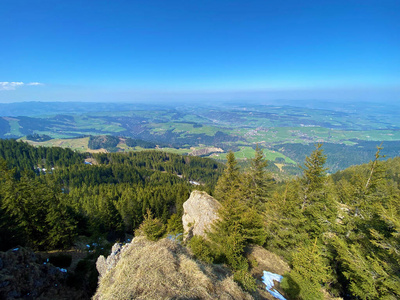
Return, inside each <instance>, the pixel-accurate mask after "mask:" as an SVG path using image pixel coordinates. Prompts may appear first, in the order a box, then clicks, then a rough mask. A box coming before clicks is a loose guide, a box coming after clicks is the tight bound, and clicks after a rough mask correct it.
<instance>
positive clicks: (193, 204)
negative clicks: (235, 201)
mask: <svg viewBox="0 0 400 300" xmlns="http://www.w3.org/2000/svg"><path fill="white" fill-rule="evenodd" d="M220 207H221V204H220V203H219V202H218V201H217V200H215V199H214V198H213V197H211V196H210V195H208V194H207V193H206V192H201V191H193V192H192V193H191V194H190V197H189V199H188V200H187V201H186V202H185V203H183V216H182V223H183V230H184V237H185V240H189V239H190V238H191V237H192V236H193V235H200V236H202V237H206V231H207V230H208V229H209V228H210V224H211V223H212V222H214V221H215V220H216V219H218V209H219V208H220Z"/></svg>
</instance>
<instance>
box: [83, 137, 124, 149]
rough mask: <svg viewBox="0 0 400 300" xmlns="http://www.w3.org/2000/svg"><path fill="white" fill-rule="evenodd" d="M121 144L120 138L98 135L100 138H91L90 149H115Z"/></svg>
mask: <svg viewBox="0 0 400 300" xmlns="http://www.w3.org/2000/svg"><path fill="white" fill-rule="evenodd" d="M118 143H119V138H118V137H116V136H112V135H98V136H90V138H89V144H88V147H89V149H94V150H96V149H101V148H104V149H107V150H112V149H114V148H115V147H116V146H117V145H118Z"/></svg>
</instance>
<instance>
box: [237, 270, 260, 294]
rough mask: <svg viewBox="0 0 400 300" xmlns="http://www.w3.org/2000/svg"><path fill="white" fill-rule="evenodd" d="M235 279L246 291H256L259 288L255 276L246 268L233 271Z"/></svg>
mask: <svg viewBox="0 0 400 300" xmlns="http://www.w3.org/2000/svg"><path fill="white" fill-rule="evenodd" d="M233 280H235V281H236V282H237V283H239V284H240V286H241V287H242V288H243V289H244V290H246V291H255V290H256V289H257V284H256V280H255V278H254V277H253V276H251V274H250V273H249V272H248V271H247V270H246V269H241V270H236V271H235V272H234V273H233Z"/></svg>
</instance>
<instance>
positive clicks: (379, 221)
mask: <svg viewBox="0 0 400 300" xmlns="http://www.w3.org/2000/svg"><path fill="white" fill-rule="evenodd" d="M380 150H381V149H378V151H377V152H376V155H375V159H374V160H373V161H372V162H371V163H369V164H367V165H362V166H357V167H352V168H349V169H348V170H345V171H343V172H340V173H337V174H335V175H333V176H327V175H326V168H325V167H324V164H325V161H326V156H325V155H324V153H323V149H322V145H321V144H319V145H317V146H316V148H315V150H314V151H313V152H312V153H311V155H309V156H308V157H307V158H306V160H305V163H304V165H303V167H302V170H303V175H302V176H301V177H298V178H296V179H293V180H291V181H288V182H285V183H282V184H279V185H275V186H274V184H273V182H271V176H270V175H269V174H268V173H266V172H265V168H264V167H265V164H266V161H265V159H264V158H263V155H262V151H260V150H257V151H256V156H255V158H254V159H253V160H252V167H251V168H250V170H249V171H247V172H245V173H244V172H240V170H239V169H238V167H237V162H236V160H235V157H234V155H233V153H230V154H229V156H228V164H227V168H226V169H225V171H224V174H223V175H222V176H221V177H220V179H219V181H218V184H217V186H216V190H215V197H216V198H217V199H218V200H220V201H221V203H222V209H220V211H219V216H220V220H219V221H218V222H216V223H215V224H214V227H213V230H212V231H211V232H210V233H209V240H204V239H198V238H196V239H192V241H191V243H190V246H191V247H192V249H193V251H194V253H195V254H196V255H197V256H198V257H199V258H200V259H203V260H205V261H209V262H225V263H226V264H228V265H229V266H231V268H232V269H233V271H234V278H235V280H236V281H237V282H239V283H240V284H241V285H242V286H243V288H245V289H247V290H254V289H255V280H254V278H252V277H251V276H250V274H249V271H248V270H249V267H250V264H251V262H249V261H247V259H246V258H245V252H246V246H247V245H249V244H252V243H257V244H260V245H263V246H264V247H266V248H267V249H269V250H271V251H273V252H275V253H277V254H280V255H282V256H283V257H285V258H286V259H287V260H288V261H289V262H290V264H291V267H292V271H291V272H289V273H287V274H285V275H284V279H283V281H282V284H281V287H283V288H284V290H285V292H286V294H287V296H288V297H289V299H325V297H326V295H328V294H329V295H330V297H342V298H344V299H399V297H400V274H399V265H400V242H399V241H400V239H399V237H400V221H399V220H400V197H399V195H400V191H399V187H398V183H399V172H400V158H395V159H391V160H388V161H386V162H382V161H380V159H381V156H380ZM324 295H325V296H324Z"/></svg>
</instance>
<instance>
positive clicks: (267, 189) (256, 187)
mask: <svg viewBox="0 0 400 300" xmlns="http://www.w3.org/2000/svg"><path fill="white" fill-rule="evenodd" d="M267 166H268V161H267V159H266V158H265V155H264V152H263V150H262V149H261V148H260V147H259V146H258V144H257V147H256V151H255V155H254V158H253V159H252V160H251V166H250V170H249V172H247V174H246V176H245V184H244V185H242V189H243V196H244V198H245V199H246V201H247V202H248V203H249V204H250V205H251V206H253V207H255V208H257V209H258V210H261V211H263V210H265V205H264V204H265V202H266V201H267V197H268V196H269V195H270V193H271V188H272V182H273V181H272V177H271V176H270V175H269V174H268V173H267V171H266V167H267Z"/></svg>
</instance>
